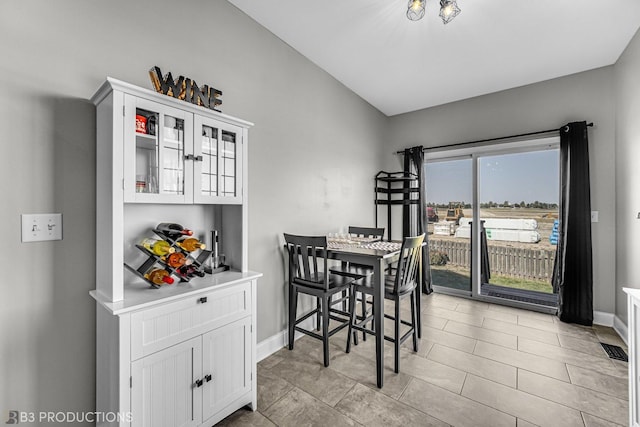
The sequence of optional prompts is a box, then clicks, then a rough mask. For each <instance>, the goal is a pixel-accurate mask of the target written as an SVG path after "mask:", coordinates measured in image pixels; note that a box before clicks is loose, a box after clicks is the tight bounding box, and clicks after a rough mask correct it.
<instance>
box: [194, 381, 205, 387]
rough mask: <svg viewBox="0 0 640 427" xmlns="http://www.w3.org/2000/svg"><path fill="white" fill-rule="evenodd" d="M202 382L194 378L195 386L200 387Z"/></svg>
mask: <svg viewBox="0 0 640 427" xmlns="http://www.w3.org/2000/svg"><path fill="white" fill-rule="evenodd" d="M202 384H204V381H202V380H196V387H202Z"/></svg>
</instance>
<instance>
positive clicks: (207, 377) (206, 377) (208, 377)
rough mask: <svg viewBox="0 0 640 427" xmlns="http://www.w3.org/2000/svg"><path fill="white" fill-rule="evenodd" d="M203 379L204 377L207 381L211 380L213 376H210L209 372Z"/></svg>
mask: <svg viewBox="0 0 640 427" xmlns="http://www.w3.org/2000/svg"><path fill="white" fill-rule="evenodd" d="M204 379H205V380H207V382H209V381H211V380H212V379H213V378H212V377H211V374H209V375H206V376H205V377H204Z"/></svg>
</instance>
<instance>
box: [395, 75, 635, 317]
mask: <svg viewBox="0 0 640 427" xmlns="http://www.w3.org/2000/svg"><path fill="white" fill-rule="evenodd" d="M579 120H586V121H592V122H594V123H595V126H594V127H593V128H591V129H590V130H589V162H590V172H591V207H592V209H593V210H598V211H599V212H600V215H599V217H600V218H599V221H600V222H599V223H597V224H593V226H592V233H593V234H592V237H593V281H594V289H593V297H594V310H598V311H603V312H608V313H613V312H614V310H615V300H614V274H615V270H614V265H615V259H616V258H615V250H616V244H615V238H616V236H615V220H616V204H615V173H614V170H615V166H616V165H615V157H614V154H615V125H614V120H615V119H614V98H613V67H605V68H600V69H596V70H592V71H587V72H584V73H579V74H574V75H571V76H567V77H562V78H558V79H553V80H549V81H545V82H541V83H536V84H532V85H528V86H523V87H519V88H515V89H510V90H506V91H502V92H496V93H492V94H489V95H484V96H479V97H476V98H471V99H467V100H463V101H459V102H454V103H450V104H446V105H442V106H438V107H433V108H428V109H425V110H420V111H416V112H412V113H407V114H402V115H398V116H394V117H392V118H391V122H390V131H389V135H390V138H389V139H390V141H391V144H389V145H388V146H387V147H386V148H385V159H386V165H387V167H389V168H397V165H398V161H397V159H396V158H395V155H394V154H392V153H393V152H394V151H396V150H398V149H401V148H405V147H410V146H414V145H424V146H426V147H429V146H437V145H446V144H454V143H457V142H466V141H475V140H480V139H486V138H494V137H501V136H507V135H516V134H521V133H527V132H536V131H540V130H546V129H555V128H559V127H560V126H562V125H564V124H566V123H567V122H571V121H579ZM638 208H640V206H638ZM638 210H640V209H638Z"/></svg>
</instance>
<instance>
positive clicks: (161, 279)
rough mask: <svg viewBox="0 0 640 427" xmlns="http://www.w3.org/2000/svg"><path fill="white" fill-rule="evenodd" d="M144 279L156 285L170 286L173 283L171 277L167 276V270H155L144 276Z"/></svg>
mask: <svg viewBox="0 0 640 427" xmlns="http://www.w3.org/2000/svg"><path fill="white" fill-rule="evenodd" d="M144 277H145V279H147V280H148V281H150V282H151V283H154V284H156V285H164V284H167V285H170V284H172V283H173V277H171V276H170V275H169V272H168V271H167V270H163V269H162V268H156V269H154V270H151V271H150V272H149V273H147V274H145V275H144Z"/></svg>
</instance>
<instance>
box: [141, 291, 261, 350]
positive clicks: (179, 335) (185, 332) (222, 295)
mask: <svg viewBox="0 0 640 427" xmlns="http://www.w3.org/2000/svg"><path fill="white" fill-rule="evenodd" d="M250 314H251V283H250V282H247V283H241V284H239V285H233V286H230V287H228V288H224V289H220V290H215V291H211V292H207V293H203V294H198V295H195V296H190V297H185V298H184V299H181V300H178V301H174V302H170V303H167V304H163V305H160V306H157V307H152V308H149V309H145V310H140V311H137V312H134V313H132V314H131V360H137V359H139V358H140V357H143V356H146V355H149V354H152V353H155V352H156V351H159V350H162V349H164V348H167V347H169V346H172V345H174V344H177V343H179V342H182V341H185V340H187V339H190V338H192V337H194V336H197V335H201V334H203V333H205V332H208V331H210V330H212V329H216V328H219V327H220V326H224V325H226V324H228V323H231V322H233V321H235V320H238V319H241V318H243V317H245V316H248V315H250Z"/></svg>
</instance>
